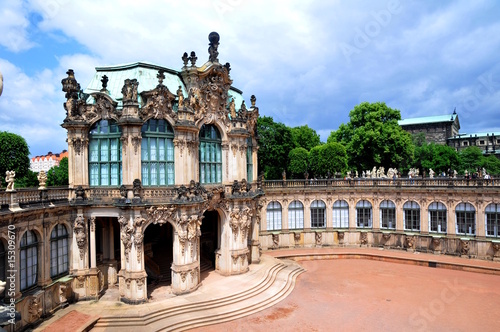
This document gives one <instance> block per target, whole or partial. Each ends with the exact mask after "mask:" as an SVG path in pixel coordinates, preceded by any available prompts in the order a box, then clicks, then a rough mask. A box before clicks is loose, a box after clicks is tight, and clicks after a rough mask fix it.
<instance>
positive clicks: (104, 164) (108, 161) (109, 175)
mask: <svg viewBox="0 0 500 332" xmlns="http://www.w3.org/2000/svg"><path fill="white" fill-rule="evenodd" d="M120 136H121V129H120V127H119V126H118V125H117V124H116V122H114V121H112V120H109V121H108V120H101V121H98V122H96V123H95V124H94V125H93V126H92V128H91V129H90V133H89V181H90V185H91V186H119V185H121V182H122V147H121V142H120Z"/></svg>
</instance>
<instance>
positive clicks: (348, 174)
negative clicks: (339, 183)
mask: <svg viewBox="0 0 500 332" xmlns="http://www.w3.org/2000/svg"><path fill="white" fill-rule="evenodd" d="M346 178H347V179H350V178H351V171H347V176H346Z"/></svg>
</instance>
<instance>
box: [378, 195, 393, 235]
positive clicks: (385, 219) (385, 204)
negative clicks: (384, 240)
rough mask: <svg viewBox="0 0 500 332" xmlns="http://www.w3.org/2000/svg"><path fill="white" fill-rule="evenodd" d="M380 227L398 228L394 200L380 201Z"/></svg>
mask: <svg viewBox="0 0 500 332" xmlns="http://www.w3.org/2000/svg"><path fill="white" fill-rule="evenodd" d="M380 228H384V229H396V205H395V204H394V202H393V201H388V200H386V201H382V202H381V203H380Z"/></svg>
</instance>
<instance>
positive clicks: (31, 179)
mask: <svg viewBox="0 0 500 332" xmlns="http://www.w3.org/2000/svg"><path fill="white" fill-rule="evenodd" d="M34 187H38V173H36V172H33V171H32V170H30V169H29V170H28V173H26V175H25V176H23V177H22V178H20V179H16V188H34Z"/></svg>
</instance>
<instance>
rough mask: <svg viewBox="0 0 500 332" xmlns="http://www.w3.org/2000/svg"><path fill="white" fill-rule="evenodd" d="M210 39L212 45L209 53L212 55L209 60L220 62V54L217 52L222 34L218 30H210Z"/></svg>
mask: <svg viewBox="0 0 500 332" xmlns="http://www.w3.org/2000/svg"><path fill="white" fill-rule="evenodd" d="M208 40H209V41H210V44H208V45H210V47H209V48H208V54H210V57H209V58H208V61H210V62H219V59H218V58H217V57H218V56H219V52H217V47H219V40H220V36H219V34H218V33H217V32H215V31H213V32H210V34H209V35H208Z"/></svg>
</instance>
